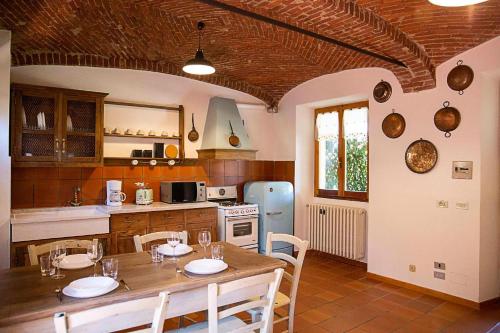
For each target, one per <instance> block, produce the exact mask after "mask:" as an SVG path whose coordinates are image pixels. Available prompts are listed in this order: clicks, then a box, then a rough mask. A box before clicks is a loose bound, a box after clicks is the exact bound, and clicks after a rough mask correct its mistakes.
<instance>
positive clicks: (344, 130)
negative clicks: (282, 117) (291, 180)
mask: <svg viewBox="0 0 500 333" xmlns="http://www.w3.org/2000/svg"><path fill="white" fill-rule="evenodd" d="M315 118H316V119H315V136H316V137H315V173H314V195H315V196H317V197H323V198H337V199H351V200H360V201H368V102H360V103H353V104H347V105H336V106H330V107H326V108H322V109H317V110H316V111H315Z"/></svg>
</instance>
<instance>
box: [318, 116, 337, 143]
mask: <svg viewBox="0 0 500 333" xmlns="http://www.w3.org/2000/svg"><path fill="white" fill-rule="evenodd" d="M316 138H317V139H318V140H319V141H326V140H336V139H338V138H339V114H338V112H328V113H320V114H318V117H317V118H316Z"/></svg>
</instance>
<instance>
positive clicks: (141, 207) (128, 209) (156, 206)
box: [102, 201, 219, 215]
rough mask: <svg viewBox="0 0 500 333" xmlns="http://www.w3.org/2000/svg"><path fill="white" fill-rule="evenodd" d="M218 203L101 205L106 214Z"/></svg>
mask: <svg viewBox="0 0 500 333" xmlns="http://www.w3.org/2000/svg"><path fill="white" fill-rule="evenodd" d="M218 206H219V204H218V203H215V202H210V201H203V202H191V203H181V204H168V203H164V202H153V203H152V204H151V205H135V204H123V205H122V206H118V207H111V206H102V207H103V209H104V210H105V211H106V212H107V213H108V214H111V215H112V214H126V213H146V212H158V211H164V210H179V209H196V208H212V207H218Z"/></svg>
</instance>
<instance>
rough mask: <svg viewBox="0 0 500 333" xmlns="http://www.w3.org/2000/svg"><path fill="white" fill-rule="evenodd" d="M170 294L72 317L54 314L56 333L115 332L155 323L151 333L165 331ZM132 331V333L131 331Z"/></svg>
mask: <svg viewBox="0 0 500 333" xmlns="http://www.w3.org/2000/svg"><path fill="white" fill-rule="evenodd" d="M168 299H169V294H168V292H162V293H160V295H159V296H155V297H148V298H142V299H137V300H133V301H127V302H122V303H116V304H111V305H106V306H102V307H98V308H93V309H90V310H84V311H81V312H76V313H72V314H66V313H65V312H59V313H56V314H54V326H55V332H56V333H68V332H71V333H77V332H114V331H120V330H125V329H128V328H132V327H138V326H142V325H147V324H151V328H150V329H149V330H148V331H143V330H141V332H151V333H161V332H163V322H164V321H165V316H166V312H167V305H168ZM128 332H131V331H128Z"/></svg>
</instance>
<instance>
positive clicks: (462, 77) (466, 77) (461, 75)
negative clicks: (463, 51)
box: [447, 60, 474, 95]
mask: <svg viewBox="0 0 500 333" xmlns="http://www.w3.org/2000/svg"><path fill="white" fill-rule="evenodd" d="M473 80H474V71H473V70H472V68H470V67H469V66H467V65H464V64H463V61H462V60H459V61H458V62H457V66H456V67H455V68H453V69H452V70H451V71H450V72H449V73H448V77H447V82H448V86H449V87H450V88H451V89H453V90H456V91H458V93H459V94H460V95H463V93H464V90H465V89H467V88H468V87H469V86H470V85H471V83H472V81H473Z"/></svg>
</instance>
